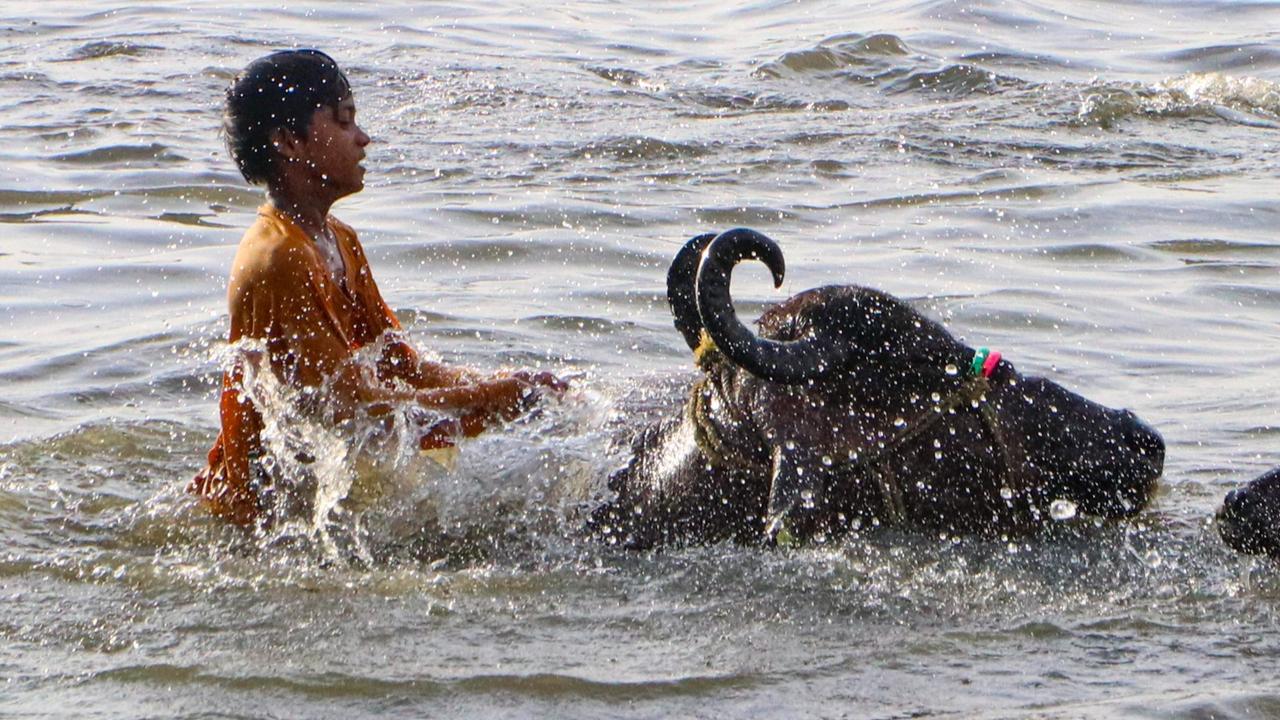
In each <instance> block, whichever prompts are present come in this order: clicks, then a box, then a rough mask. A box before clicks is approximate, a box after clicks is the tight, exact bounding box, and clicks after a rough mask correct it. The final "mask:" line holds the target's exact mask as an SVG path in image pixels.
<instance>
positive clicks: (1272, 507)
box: [1218, 468, 1280, 558]
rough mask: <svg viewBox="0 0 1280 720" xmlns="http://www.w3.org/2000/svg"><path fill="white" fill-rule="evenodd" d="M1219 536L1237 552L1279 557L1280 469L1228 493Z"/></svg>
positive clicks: (1221, 512) (1220, 514)
mask: <svg viewBox="0 0 1280 720" xmlns="http://www.w3.org/2000/svg"><path fill="white" fill-rule="evenodd" d="M1218 533H1219V534H1220V535H1222V539H1223V540H1224V541H1226V543H1227V545H1229V546H1231V547H1232V548H1234V549H1235V550H1239V551H1240V552H1244V553H1252V554H1257V555H1261V554H1266V555H1271V556H1272V557H1277V558H1280V468H1278V469H1275V470H1271V471H1270V472H1267V473H1265V474H1263V475H1262V476H1261V477H1259V478H1256V479H1254V480H1253V481H1251V482H1250V483H1249V484H1247V485H1245V486H1244V487H1241V488H1236V489H1235V490H1232V491H1231V492H1229V493H1227V497H1226V499H1225V500H1223V502H1222V507H1221V508H1220V509H1219V510H1218Z"/></svg>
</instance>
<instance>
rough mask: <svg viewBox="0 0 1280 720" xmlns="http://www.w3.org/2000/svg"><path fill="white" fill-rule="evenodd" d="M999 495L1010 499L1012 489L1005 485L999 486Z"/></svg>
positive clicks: (1011, 497)
mask: <svg viewBox="0 0 1280 720" xmlns="http://www.w3.org/2000/svg"><path fill="white" fill-rule="evenodd" d="M1000 497H1002V498H1004V499H1005V500H1012V499H1013V490H1012V489H1010V488H1007V487H1002V488H1000Z"/></svg>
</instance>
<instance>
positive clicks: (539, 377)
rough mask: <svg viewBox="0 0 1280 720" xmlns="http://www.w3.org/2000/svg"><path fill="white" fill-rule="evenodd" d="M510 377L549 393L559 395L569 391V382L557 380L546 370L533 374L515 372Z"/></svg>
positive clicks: (531, 372)
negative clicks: (544, 389)
mask: <svg viewBox="0 0 1280 720" xmlns="http://www.w3.org/2000/svg"><path fill="white" fill-rule="evenodd" d="M511 377H513V378H516V379H517V380H522V381H524V382H526V383H529V384H530V385H533V386H534V387H536V388H546V389H547V390H550V391H551V392H553V393H555V394H556V395H559V394H561V393H563V392H564V391H566V390H568V389H569V382H568V381H567V380H564V379H562V378H558V377H556V376H555V375H553V374H552V373H550V372H547V371H546V370H540V371H538V372H533V371H530V370H517V371H516V372H513V373H511Z"/></svg>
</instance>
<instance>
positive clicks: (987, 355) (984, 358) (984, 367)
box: [969, 348, 1000, 378]
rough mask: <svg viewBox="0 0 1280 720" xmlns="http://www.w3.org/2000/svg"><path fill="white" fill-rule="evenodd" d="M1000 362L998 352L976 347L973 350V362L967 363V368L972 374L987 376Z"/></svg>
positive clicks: (989, 375)
mask: <svg viewBox="0 0 1280 720" xmlns="http://www.w3.org/2000/svg"><path fill="white" fill-rule="evenodd" d="M999 364H1000V353H999V352H996V351H992V350H988V349H986V348H978V349H977V350H975V351H973V362H972V363H970V364H969V369H970V370H971V371H973V374H974V375H981V376H982V377H985V378H989V377H991V373H993V372H995V371H996V366H997V365H999Z"/></svg>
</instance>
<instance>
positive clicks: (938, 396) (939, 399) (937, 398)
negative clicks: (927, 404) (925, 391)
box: [929, 392, 942, 402]
mask: <svg viewBox="0 0 1280 720" xmlns="http://www.w3.org/2000/svg"><path fill="white" fill-rule="evenodd" d="M929 399H930V400H932V401H934V402H942V394H941V393H936V392H935V393H933V394H932V395H930V396H929Z"/></svg>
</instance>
